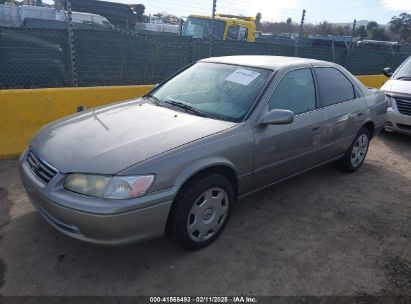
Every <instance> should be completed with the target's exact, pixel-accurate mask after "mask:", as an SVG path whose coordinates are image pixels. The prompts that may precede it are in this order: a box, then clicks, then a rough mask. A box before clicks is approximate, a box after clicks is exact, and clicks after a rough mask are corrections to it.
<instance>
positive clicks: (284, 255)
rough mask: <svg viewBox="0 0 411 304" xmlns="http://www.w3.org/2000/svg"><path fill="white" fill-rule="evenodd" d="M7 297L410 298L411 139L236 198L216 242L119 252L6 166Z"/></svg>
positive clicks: (3, 264) (397, 139) (1, 282)
mask: <svg viewBox="0 0 411 304" xmlns="http://www.w3.org/2000/svg"><path fill="white" fill-rule="evenodd" d="M0 181H1V183H0V294H2V295H4V296H6V295H173V294H174V295H227V294H228V295H240V294H244V295H248V294H250V295H294V296H303V295H304V296H307V295H350V296H363V295H411V241H410V239H411V137H406V136H402V135H399V134H391V133H383V134H381V135H380V136H379V137H378V138H376V139H374V140H373V142H372V144H371V146H370V150H369V154H368V157H367V159H366V162H365V163H364V165H363V167H362V168H361V169H360V170H359V171H358V172H356V173H353V174H345V173H341V172H339V171H337V170H336V169H335V168H334V166H332V165H329V166H325V167H322V168H318V169H316V170H314V171H312V172H309V173H306V174H303V175H301V176H299V177H296V178H294V179H292V180H289V181H286V182H284V183H281V184H278V185H276V186H273V187H271V188H269V189H268V190H264V191H261V192H259V193H257V194H255V195H254V196H250V197H248V198H247V199H244V200H242V201H240V202H239V203H238V205H237V206H236V210H235V212H234V214H233V217H232V218H231V222H230V223H229V225H228V226H227V228H226V230H225V232H224V233H223V234H222V235H221V236H220V238H219V239H218V240H217V241H216V242H215V243H214V244H212V245H211V246H209V247H207V248H205V249H203V250H201V251H197V252H185V251H183V250H181V249H179V248H178V247H177V246H176V245H175V244H174V243H173V242H172V241H171V240H169V239H166V238H163V239H158V240H153V241H150V242H146V243H142V244H135V245H130V246H125V247H117V248H102V247H97V246H94V245H89V244H85V243H81V242H79V241H76V240H73V239H71V238H68V237H66V236H64V235H62V234H60V233H59V232H57V231H55V230H54V229H53V228H52V227H51V226H50V225H49V224H47V223H46V222H45V221H44V220H43V219H42V218H41V217H40V216H39V215H37V213H36V212H35V211H34V208H33V207H32V206H31V205H30V203H29V201H28V199H27V196H26V194H25V193H24V191H23V189H22V185H21V183H20V180H19V176H18V171H17V161H16V160H11V161H9V160H8V161H1V162H0Z"/></svg>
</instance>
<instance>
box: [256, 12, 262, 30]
mask: <svg viewBox="0 0 411 304" xmlns="http://www.w3.org/2000/svg"><path fill="white" fill-rule="evenodd" d="M261 17H262V16H261V13H257V15H255V25H256V27H257V30H260V29H261Z"/></svg>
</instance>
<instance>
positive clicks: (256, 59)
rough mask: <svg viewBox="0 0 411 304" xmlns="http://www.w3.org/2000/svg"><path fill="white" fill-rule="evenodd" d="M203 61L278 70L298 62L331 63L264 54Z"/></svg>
mask: <svg viewBox="0 0 411 304" xmlns="http://www.w3.org/2000/svg"><path fill="white" fill-rule="evenodd" d="M201 61H202V62H215V63H227V64H235V65H243V66H249V67H255V68H262V69H269V70H277V69H279V68H281V67H283V66H288V65H298V64H307V63H308V64H310V63H311V64H317V65H319V64H321V65H330V64H331V63H329V62H326V61H320V60H315V59H308V58H299V57H285V56H264V55H241V56H224V57H211V58H206V59H203V60H201Z"/></svg>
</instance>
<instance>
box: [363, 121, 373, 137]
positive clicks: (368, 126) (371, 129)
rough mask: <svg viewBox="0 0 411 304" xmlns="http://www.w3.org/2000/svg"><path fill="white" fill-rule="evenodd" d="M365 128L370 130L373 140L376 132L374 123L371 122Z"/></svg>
mask: <svg viewBox="0 0 411 304" xmlns="http://www.w3.org/2000/svg"><path fill="white" fill-rule="evenodd" d="M363 127H365V128H367V129H368V131H369V132H370V135H371V138H373V137H374V130H375V125H374V123H373V122H372V121H369V122H367V123H366V124H365V125H364V126H363Z"/></svg>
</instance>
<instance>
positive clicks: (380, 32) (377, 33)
mask: <svg viewBox="0 0 411 304" xmlns="http://www.w3.org/2000/svg"><path fill="white" fill-rule="evenodd" d="M371 39H373V40H382V41H388V40H390V37H389V36H388V34H387V33H386V32H385V29H383V28H379V27H374V28H373V29H372V30H371Z"/></svg>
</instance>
